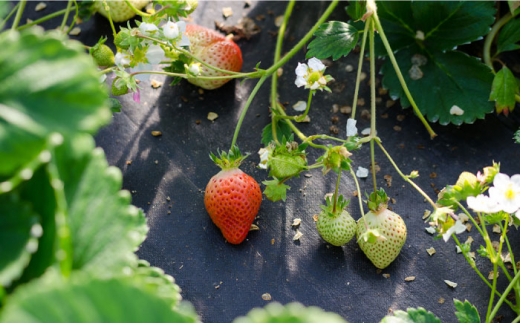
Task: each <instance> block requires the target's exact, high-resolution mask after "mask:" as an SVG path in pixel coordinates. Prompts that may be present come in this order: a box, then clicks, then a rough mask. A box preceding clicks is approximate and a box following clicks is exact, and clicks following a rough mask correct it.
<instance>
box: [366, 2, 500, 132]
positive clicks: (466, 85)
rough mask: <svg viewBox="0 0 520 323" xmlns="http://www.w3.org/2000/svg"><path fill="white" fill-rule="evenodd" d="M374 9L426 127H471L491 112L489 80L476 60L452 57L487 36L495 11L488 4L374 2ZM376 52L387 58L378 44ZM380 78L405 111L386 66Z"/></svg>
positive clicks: (402, 95)
mask: <svg viewBox="0 0 520 323" xmlns="http://www.w3.org/2000/svg"><path fill="white" fill-rule="evenodd" d="M378 9H379V10H378V14H379V16H380V19H381V24H382V26H383V28H384V30H385V34H386V36H387V38H388V40H389V42H390V45H391V47H392V50H394V51H397V53H396V60H397V63H398V65H399V66H400V68H401V71H402V73H403V74H404V78H405V81H406V83H407V85H408V86H409V88H410V92H411V94H412V96H413V97H414V99H415V100H416V103H417V105H418V107H419V109H420V110H421V112H422V113H423V114H425V115H426V116H427V118H428V119H429V120H430V121H431V122H437V121H439V123H440V124H442V125H446V124H448V123H453V124H456V125H460V124H462V123H463V122H464V123H472V122H474V121H475V120H476V119H477V118H480V119H482V118H484V115H485V114H486V113H490V112H492V111H493V108H492V103H491V102H488V97H487V94H486V93H489V92H490V90H491V83H492V80H493V76H492V73H491V71H490V69H489V68H488V67H487V66H486V65H484V64H483V63H482V62H480V61H479V60H477V59H476V58H472V57H469V56H468V55H465V54H463V53H460V52H457V51H453V49H454V48H456V47H457V46H459V45H462V44H466V43H469V42H472V41H475V40H477V39H480V38H482V37H483V36H484V35H486V34H487V33H488V31H489V26H490V25H491V24H492V23H493V21H494V14H495V11H496V9H495V8H494V3H493V2H489V1H488V2H477V1H459V2H436V1H415V2H407V1H402V2H400V1H385V2H378ZM376 52H377V53H378V55H380V56H385V55H387V53H386V49H384V47H383V45H382V42H381V41H380V40H378V42H377V43H376ZM381 73H382V74H383V75H384V77H383V86H384V87H385V88H388V89H389V90H390V94H391V96H392V98H394V99H398V98H399V99H401V104H402V106H403V107H405V108H406V107H409V106H410V102H409V100H408V99H407V98H406V95H405V93H404V91H403V89H402V87H401V84H400V82H399V79H398V78H397V75H396V74H395V71H394V68H393V65H392V64H391V62H390V61H389V60H387V61H386V62H385V64H384V65H383V67H382V69H381ZM457 107H458V108H459V109H462V111H463V113H462V115H461V112H460V110H459V109H457ZM452 108H453V109H452Z"/></svg>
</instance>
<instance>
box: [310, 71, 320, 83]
mask: <svg viewBox="0 0 520 323" xmlns="http://www.w3.org/2000/svg"><path fill="white" fill-rule="evenodd" d="M320 77H321V73H320V72H319V71H315V72H312V73H311V75H309V78H308V82H309V83H310V84H314V82H318V80H319V79H320Z"/></svg>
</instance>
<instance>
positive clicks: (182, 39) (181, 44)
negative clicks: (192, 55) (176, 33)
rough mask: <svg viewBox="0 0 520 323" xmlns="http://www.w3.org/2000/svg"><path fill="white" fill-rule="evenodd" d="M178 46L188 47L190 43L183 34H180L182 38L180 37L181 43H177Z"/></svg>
mask: <svg viewBox="0 0 520 323" xmlns="http://www.w3.org/2000/svg"><path fill="white" fill-rule="evenodd" d="M178 45H179V46H183V47H184V46H190V45H191V43H190V39H189V38H188V36H186V35H185V34H184V33H183V34H182V37H181V41H180V42H179V44H178Z"/></svg>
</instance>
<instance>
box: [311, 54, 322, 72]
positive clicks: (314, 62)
mask: <svg viewBox="0 0 520 323" xmlns="http://www.w3.org/2000/svg"><path fill="white" fill-rule="evenodd" d="M307 63H308V64H309V68H310V69H311V70H313V71H324V70H325V65H323V63H322V62H321V61H320V60H319V59H317V58H316V57H313V58H311V59H309V61H308V62H307Z"/></svg>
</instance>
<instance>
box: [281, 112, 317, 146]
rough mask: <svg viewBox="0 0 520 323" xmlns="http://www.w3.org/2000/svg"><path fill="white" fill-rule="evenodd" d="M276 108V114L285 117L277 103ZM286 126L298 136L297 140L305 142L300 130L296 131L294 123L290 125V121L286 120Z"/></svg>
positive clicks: (305, 138)
mask: <svg viewBox="0 0 520 323" xmlns="http://www.w3.org/2000/svg"><path fill="white" fill-rule="evenodd" d="M276 107H277V111H278V113H280V114H281V115H283V116H285V115H286V114H285V111H284V110H283V107H282V106H281V104H279V103H277V104H276ZM287 124H288V125H289V127H290V128H291V129H292V131H294V133H295V134H296V135H297V136H298V138H300V139H301V140H302V141H305V140H307V137H306V136H305V135H304V134H303V133H302V132H301V131H300V129H298V128H297V127H296V126H295V125H294V123H292V122H291V121H290V120H287ZM309 144H310V143H309Z"/></svg>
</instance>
